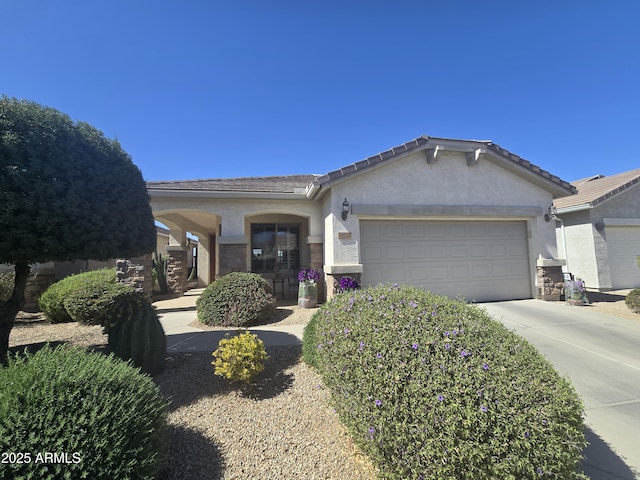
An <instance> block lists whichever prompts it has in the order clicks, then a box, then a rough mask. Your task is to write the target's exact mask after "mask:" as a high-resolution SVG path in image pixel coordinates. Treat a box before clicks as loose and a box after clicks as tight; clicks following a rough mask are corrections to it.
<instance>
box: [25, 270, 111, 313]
mask: <svg viewBox="0 0 640 480" xmlns="http://www.w3.org/2000/svg"><path fill="white" fill-rule="evenodd" d="M115 281H116V269H115V268H102V269H99V270H92V271H90V272H84V273H79V274H77V275H71V276H69V277H65V278H63V279H62V280H59V281H57V282H56V283H54V284H53V285H51V286H50V287H49V288H47V289H46V290H45V291H44V292H43V293H42V295H41V296H40V298H39V299H38V305H39V306H40V310H42V311H43V312H44V314H45V315H46V316H47V318H48V319H49V321H51V323H61V322H72V321H73V319H72V318H71V315H69V313H68V312H67V309H66V308H65V306H64V301H65V299H66V298H67V297H69V296H70V295H72V294H73V293H74V292H76V291H78V290H81V289H83V288H100V287H101V286H104V285H105V284H108V283H115Z"/></svg>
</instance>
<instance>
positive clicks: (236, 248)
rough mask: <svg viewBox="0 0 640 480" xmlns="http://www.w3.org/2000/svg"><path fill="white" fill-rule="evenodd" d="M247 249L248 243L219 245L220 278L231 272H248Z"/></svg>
mask: <svg viewBox="0 0 640 480" xmlns="http://www.w3.org/2000/svg"><path fill="white" fill-rule="evenodd" d="M247 248H248V247H247V244H246V243H221V244H218V256H219V262H218V272H219V276H223V275H226V274H227V273H231V272H246V271H247Z"/></svg>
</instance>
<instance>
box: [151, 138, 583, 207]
mask: <svg viewBox="0 0 640 480" xmlns="http://www.w3.org/2000/svg"><path fill="white" fill-rule="evenodd" d="M449 144H454V145H457V146H458V147H459V148H463V150H462V151H468V152H471V151H473V150H475V149H484V150H488V151H491V152H493V154H494V155H495V156H497V158H499V159H500V160H501V161H502V162H503V163H504V164H505V166H507V167H508V168H510V169H512V171H516V172H518V171H522V172H528V173H533V174H534V175H535V176H534V177H533V178H538V179H539V180H540V181H541V182H542V184H543V185H552V186H553V187H554V191H555V192H556V193H558V192H559V195H562V194H563V193H572V192H575V191H576V190H575V187H574V186H572V185H571V184H569V183H568V182H565V181H564V180H561V179H560V178H558V177H556V176H555V175H551V174H550V173H549V172H547V171H546V170H543V169H542V168H540V167H538V166H537V165H534V164H533V163H531V162H529V161H527V160H525V159H523V158H521V157H519V156H517V155H514V154H513V153H511V152H509V151H508V150H506V149H504V148H502V147H500V146H499V145H497V144H495V143H493V142H491V141H490V140H455V139H446V138H436V137H428V136H426V135H423V136H421V137H418V138H416V139H414V140H411V141H410V142H406V143H403V144H402V145H399V146H397V147H393V148H391V149H389V150H386V151H384V152H381V153H378V154H376V155H373V156H371V157H368V158H365V159H364V160H361V161H359V162H356V163H353V164H351V165H347V166H345V167H342V168H339V169H337V170H333V171H330V172H328V173H326V174H324V175H311V174H308V175H285V176H271V177H240V178H211V179H203V180H176V181H151V182H147V188H149V189H153V190H164V191H202V192H257V193H300V192H304V191H305V190H307V189H308V188H309V187H311V186H312V185H314V186H315V187H324V186H327V187H329V186H330V185H329V184H331V183H333V182H334V181H338V180H341V179H343V178H345V177H348V176H350V175H353V174H355V173H357V172H361V171H362V170H366V169H368V168H371V167H374V166H376V165H378V164H382V163H384V162H387V161H390V160H392V159H394V158H397V157H398V156H401V155H404V154H407V153H410V152H414V151H416V152H418V151H421V150H426V149H428V148H429V147H433V148H435V147H436V146H439V145H449ZM447 148H448V147H445V150H446V149H447ZM521 169H522V170H521Z"/></svg>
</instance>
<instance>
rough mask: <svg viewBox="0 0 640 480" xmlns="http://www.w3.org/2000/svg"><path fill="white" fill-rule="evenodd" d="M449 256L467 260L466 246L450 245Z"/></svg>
mask: <svg viewBox="0 0 640 480" xmlns="http://www.w3.org/2000/svg"><path fill="white" fill-rule="evenodd" d="M449 255H451V256H452V257H454V258H455V257H464V258H467V257H468V256H469V252H468V250H467V245H456V244H453V245H451V248H450V251H449Z"/></svg>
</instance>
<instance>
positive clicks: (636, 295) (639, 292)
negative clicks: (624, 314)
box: [624, 288, 640, 313]
mask: <svg viewBox="0 0 640 480" xmlns="http://www.w3.org/2000/svg"><path fill="white" fill-rule="evenodd" d="M624 303H625V305H626V306H627V307H629V310H631V311H632V312H633V313H640V289H638V288H634V289H633V290H631V291H630V292H629V293H627V296H626V297H625V299H624Z"/></svg>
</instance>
